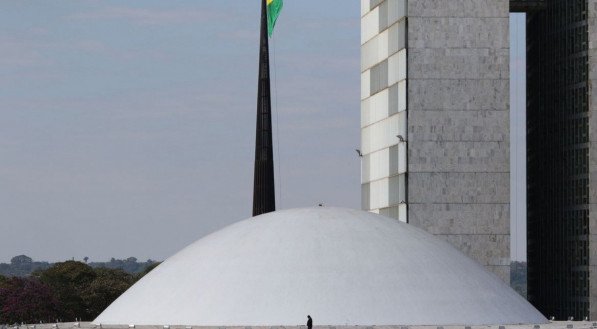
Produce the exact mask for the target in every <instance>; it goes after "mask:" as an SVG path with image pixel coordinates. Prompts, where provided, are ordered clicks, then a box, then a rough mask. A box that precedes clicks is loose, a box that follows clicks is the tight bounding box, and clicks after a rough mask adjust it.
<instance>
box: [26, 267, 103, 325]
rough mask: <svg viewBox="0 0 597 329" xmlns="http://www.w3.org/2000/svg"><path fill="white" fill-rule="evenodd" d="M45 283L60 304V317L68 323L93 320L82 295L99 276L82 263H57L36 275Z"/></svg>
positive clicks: (35, 274)
mask: <svg viewBox="0 0 597 329" xmlns="http://www.w3.org/2000/svg"><path fill="white" fill-rule="evenodd" d="M34 276H35V277H38V278H39V279H40V280H41V281H42V282H43V283H45V284H47V285H48V286H50V287H51V288H52V290H53V291H54V293H55V294H56V297H57V299H58V301H59V303H60V305H61V306H62V307H61V311H60V316H61V317H62V318H63V319H64V320H67V321H72V320H74V319H75V318H82V319H83V320H93V319H92V318H91V315H90V312H89V310H88V305H86V303H85V301H84V299H83V297H82V293H83V291H85V290H86V289H87V287H89V286H90V285H91V283H92V282H93V280H95V278H96V276H97V274H96V273H95V271H93V269H92V268H91V267H89V266H88V265H86V264H83V263H81V262H76V261H66V262H63V263H56V264H54V266H52V267H50V268H49V269H47V270H45V271H38V272H35V273H34Z"/></svg>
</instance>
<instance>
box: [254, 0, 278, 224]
mask: <svg viewBox="0 0 597 329" xmlns="http://www.w3.org/2000/svg"><path fill="white" fill-rule="evenodd" d="M266 1H267V0H262V1H261V42H260V47H259V85H258V88H257V131H256V141H255V177H254V179H255V181H254V185H253V216H258V215H261V214H265V213H268V212H272V211H275V210H276V196H275V188H274V150H273V144H272V101H271V94H270V79H269V44H268V35H267V9H266V3H265V2H266Z"/></svg>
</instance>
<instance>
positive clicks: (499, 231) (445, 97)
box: [407, 0, 510, 282]
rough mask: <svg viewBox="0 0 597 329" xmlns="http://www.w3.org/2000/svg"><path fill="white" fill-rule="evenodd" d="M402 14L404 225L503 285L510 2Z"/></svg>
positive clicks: (436, 0) (480, 1)
mask: <svg viewBox="0 0 597 329" xmlns="http://www.w3.org/2000/svg"><path fill="white" fill-rule="evenodd" d="M407 8H408V26H407V54H408V59H407V63H408V66H407V67H408V102H407V108H408V169H407V172H408V176H407V177H408V179H407V203H408V219H409V223H411V224H413V225H416V226H418V227H421V228H424V229H426V230H427V231H429V232H431V233H433V234H436V235H438V236H440V237H443V238H444V239H446V240H447V241H449V242H450V243H452V244H453V245H454V246H456V247H457V248H459V249H460V250H461V251H463V252H464V253H466V254H468V255H469V256H471V257H472V258H474V259H475V260H477V261H478V262H480V263H481V264H483V265H485V266H486V267H487V268H488V269H489V270H491V271H493V272H494V273H496V274H497V275H498V276H499V277H501V278H502V279H503V280H504V281H505V282H509V281H510V204H509V203H510V178H509V175H510V154H509V153H510V151H509V148H510V146H509V107H510V105H509V78H510V77H509V47H510V45H509V1H508V0H449V1H446V0H408V5H407Z"/></svg>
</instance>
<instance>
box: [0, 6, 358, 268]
mask: <svg viewBox="0 0 597 329" xmlns="http://www.w3.org/2000/svg"><path fill="white" fill-rule="evenodd" d="M313 4H314V3H313V2H309V1H292V0H289V1H286V2H285V8H284V11H283V13H282V16H281V18H280V20H279V23H278V27H277V31H276V35H275V38H274V40H273V43H272V64H275V66H274V67H273V70H272V74H273V77H274V81H273V82H274V83H273V87H274V90H273V91H274V95H275V96H276V97H275V98H274V107H275V112H274V114H275V116H274V126H275V127H279V131H278V132H277V133H276V135H275V138H276V141H279V142H280V145H279V150H280V152H279V153H277V155H276V163H277V169H278V172H277V176H276V178H277V180H278V181H277V192H278V208H292V207H300V206H313V205H315V204H317V203H319V202H324V203H325V204H327V205H334V206H343V207H350V208H359V207H360V178H359V174H360V164H359V158H358V157H357V156H356V153H355V151H354V149H355V148H358V146H359V143H360V137H359V136H360V132H359V121H360V120H359V117H360V114H359V108H360V106H359V94H360V81H359V78H360V77H359V63H360V59H359V55H360V52H359V41H360V28H359V26H360V22H359V14H360V7H359V3H358V1H346V0H327V1H324V2H318V3H317V6H316V10H314V8H315V7H314V6H313ZM259 10H260V7H259V5H258V4H255V3H251V2H249V1H171V0H170V1H147V0H143V1H126V2H123V1H106V0H102V1H60V0H55V1H24V0H19V1H17V0H14V1H13V0H11V1H2V2H1V3H0V54H2V55H1V56H0V100H1V102H0V160H1V161H0V186H2V188H0V209H2V213H1V215H0V216H1V217H0V232H2V235H1V237H0V262H1V261H8V260H10V258H11V257H12V256H14V255H17V254H23V253H24V254H27V255H29V256H31V257H33V258H34V259H37V260H50V261H57V260H64V259H69V258H71V257H74V258H76V259H81V258H83V257H84V256H89V257H90V258H91V260H92V261H94V260H108V259H109V258H110V257H117V258H119V257H128V256H135V257H137V258H139V259H142V260H144V259H147V258H152V259H164V258H166V257H167V256H169V255H171V254H173V253H174V252H176V251H177V250H179V249H180V248H182V247H184V246H185V245H187V244H189V243H190V242H192V241H194V240H196V239H197V238H199V237H201V236H203V235H205V234H207V233H209V232H211V231H214V230H216V229H218V228H221V227H224V226H226V225H228V224H230V223H233V222H236V221H238V220H241V219H244V218H246V217H249V216H250V214H251V202H252V179H253V152H254V127H255V106H256V80H257V56H258V44H257V43H258V24H259ZM276 150H277V149H276Z"/></svg>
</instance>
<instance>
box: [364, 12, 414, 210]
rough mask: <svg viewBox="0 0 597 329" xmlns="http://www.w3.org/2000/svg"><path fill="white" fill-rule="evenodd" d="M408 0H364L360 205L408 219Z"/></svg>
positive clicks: (366, 208)
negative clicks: (406, 141) (406, 140)
mask: <svg viewBox="0 0 597 329" xmlns="http://www.w3.org/2000/svg"><path fill="white" fill-rule="evenodd" d="M406 3H407V1H406V0H361V13H362V18H361V44H362V47H361V152H362V160H361V178H362V179H361V184H362V185H361V197H362V201H361V207H362V209H364V210H367V211H371V212H376V213H380V214H383V215H386V216H390V217H393V218H397V219H399V220H402V221H407V208H406V143H405V140H404V139H405V138H406V137H407V133H406V127H407V124H406V122H407V115H406V89H407V88H406V61H407V54H406V20H407V19H406V10H407V8H406Z"/></svg>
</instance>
